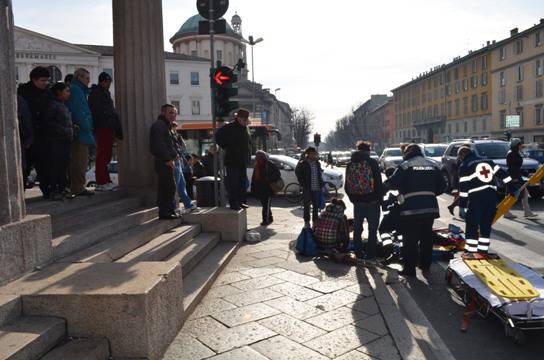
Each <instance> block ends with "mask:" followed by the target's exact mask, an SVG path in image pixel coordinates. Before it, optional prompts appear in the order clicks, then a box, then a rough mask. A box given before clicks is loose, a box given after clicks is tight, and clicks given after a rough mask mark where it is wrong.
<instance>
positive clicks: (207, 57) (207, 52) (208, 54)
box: [204, 50, 210, 59]
mask: <svg viewBox="0 0 544 360" xmlns="http://www.w3.org/2000/svg"><path fill="white" fill-rule="evenodd" d="M204 57H205V58H206V59H209V58H210V51H209V50H204Z"/></svg>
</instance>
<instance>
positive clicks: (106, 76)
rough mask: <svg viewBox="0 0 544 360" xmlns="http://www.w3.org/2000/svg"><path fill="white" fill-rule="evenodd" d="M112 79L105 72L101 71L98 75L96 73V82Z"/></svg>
mask: <svg viewBox="0 0 544 360" xmlns="http://www.w3.org/2000/svg"><path fill="white" fill-rule="evenodd" d="M108 80H109V81H112V80H113V79H112V78H111V75H110V74H108V73H107V72H101V73H100V75H98V82H99V83H101V82H102V81H108Z"/></svg>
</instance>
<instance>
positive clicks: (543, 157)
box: [525, 149, 544, 164]
mask: <svg viewBox="0 0 544 360" xmlns="http://www.w3.org/2000/svg"><path fill="white" fill-rule="evenodd" d="M525 154H527V157H530V158H531V159H535V160H536V161H538V162H539V163H540V164H544V149H531V150H525Z"/></svg>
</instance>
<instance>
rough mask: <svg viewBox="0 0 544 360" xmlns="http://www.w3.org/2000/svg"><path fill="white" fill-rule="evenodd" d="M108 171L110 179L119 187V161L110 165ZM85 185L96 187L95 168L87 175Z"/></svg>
mask: <svg viewBox="0 0 544 360" xmlns="http://www.w3.org/2000/svg"><path fill="white" fill-rule="evenodd" d="M108 171H109V172H110V178H111V181H112V182H113V183H114V184H116V185H118V184H119V181H118V171H117V161H112V162H110V163H109V164H108ZM85 183H86V184H87V187H95V186H96V168H95V167H94V166H93V167H92V168H90V169H89V171H87V173H86V174H85Z"/></svg>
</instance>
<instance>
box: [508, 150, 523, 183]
mask: <svg viewBox="0 0 544 360" xmlns="http://www.w3.org/2000/svg"><path fill="white" fill-rule="evenodd" d="M506 165H507V166H508V175H510V177H511V178H512V180H519V179H520V178H521V177H522V176H523V175H524V174H523V171H522V170H521V168H522V166H523V156H521V154H520V153H519V151H516V150H510V151H508V154H507V155H506Z"/></svg>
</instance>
